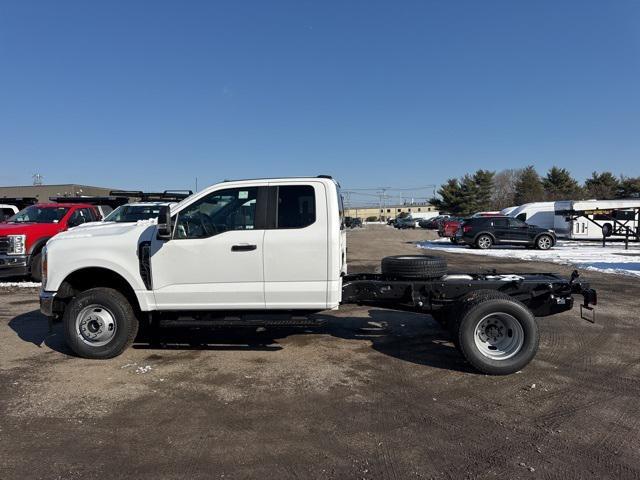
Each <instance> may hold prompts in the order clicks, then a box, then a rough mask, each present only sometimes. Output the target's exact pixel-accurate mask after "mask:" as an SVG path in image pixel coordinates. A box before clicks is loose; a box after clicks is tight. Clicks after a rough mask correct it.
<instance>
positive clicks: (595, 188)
mask: <svg viewBox="0 0 640 480" xmlns="http://www.w3.org/2000/svg"><path fill="white" fill-rule="evenodd" d="M619 189H620V182H619V181H618V179H617V178H616V177H615V176H614V175H613V173H611V172H602V173H597V172H593V173H592V174H591V178H587V179H586V180H585V182H584V190H585V192H586V194H587V196H588V197H589V198H595V199H598V200H610V199H612V198H616V194H617V193H618V190H619Z"/></svg>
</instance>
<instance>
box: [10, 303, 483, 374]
mask: <svg viewBox="0 0 640 480" xmlns="http://www.w3.org/2000/svg"><path fill="white" fill-rule="evenodd" d="M313 318H314V319H316V320H318V322H319V324H318V326H313V327H302V328H300V327H268V326H267V327H266V328H264V329H256V328H255V327H253V328H249V327H197V328H187V327H168V328H160V329H158V330H156V331H155V332H154V334H153V335H151V334H150V333H149V332H148V331H147V332H143V333H141V334H140V335H139V336H138V338H137V339H136V342H135V344H134V346H133V348H135V349H144V350H153V351H158V352H160V351H163V350H239V351H240V350H256V351H265V352H269V351H278V350H281V349H283V348H286V345H284V344H282V340H283V339H287V341H288V342H292V343H294V344H297V343H301V344H304V343H306V342H309V341H312V339H310V338H309V335H331V336H333V337H335V338H342V339H348V340H361V341H365V342H370V344H371V347H372V348H373V350H375V351H378V352H380V353H383V354H385V355H389V356H391V357H395V358H399V359H401V360H404V361H406V362H411V363H415V364H419V365H424V366H430V367H434V368H440V369H446V370H455V371H463V372H473V370H472V369H471V368H470V367H469V366H468V365H467V364H466V362H465V361H464V360H463V358H462V357H461V356H460V354H459V353H458V351H457V350H456V349H455V347H454V346H453V345H452V344H451V342H450V341H449V340H448V337H447V334H446V333H445V332H444V331H443V330H442V329H441V328H440V326H439V325H438V324H437V323H436V322H435V321H434V320H433V319H432V318H431V317H430V316H429V315H424V314H418V313H411V312H398V311H393V310H381V309H370V310H369V311H368V315H367V316H340V317H338V316H332V315H322V314H320V315H315V316H314V317H313ZM9 327H10V328H11V329H12V330H13V331H14V332H16V334H17V335H18V337H19V338H20V339H22V340H23V341H25V342H28V343H32V344H34V345H36V346H37V347H39V348H43V347H46V348H49V349H51V350H54V351H56V352H59V353H62V354H65V355H70V356H73V355H74V353H73V352H72V351H71V350H70V349H69V348H68V347H67V345H66V343H65V341H64V338H63V332H62V324H61V323H59V322H57V323H54V324H53V326H52V328H51V330H50V329H49V324H48V321H47V319H46V317H44V316H43V315H41V314H40V312H39V311H38V310H33V311H31V312H28V313H24V314H22V315H18V316H17V317H14V318H13V319H11V320H10V321H9Z"/></svg>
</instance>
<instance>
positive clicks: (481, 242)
mask: <svg viewBox="0 0 640 480" xmlns="http://www.w3.org/2000/svg"><path fill="white" fill-rule="evenodd" d="M456 239H457V241H458V243H466V244H467V245H469V246H471V247H476V248H481V249H487V248H491V247H492V246H493V245H522V246H525V247H535V248H538V249H540V250H548V249H550V248H552V247H553V246H554V245H555V244H556V235H555V233H554V232H553V230H549V229H546V228H540V227H536V226H534V225H528V224H526V223H525V222H523V221H522V220H518V219H517V218H511V217H475V218H468V219H466V220H465V221H464V223H463V224H462V225H461V226H460V228H459V229H458V232H457V233H456Z"/></svg>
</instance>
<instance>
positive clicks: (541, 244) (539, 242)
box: [536, 235, 554, 250]
mask: <svg viewBox="0 0 640 480" xmlns="http://www.w3.org/2000/svg"><path fill="white" fill-rule="evenodd" d="M547 239H548V240H549V243H548V244H547V243H546V242H545V240H547ZM547 245H548V246H547ZM553 245H554V241H553V237H552V236H551V235H540V236H539V237H538V238H536V248H537V249H538V250H550V249H551V248H552V247H553Z"/></svg>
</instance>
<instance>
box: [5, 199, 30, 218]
mask: <svg viewBox="0 0 640 480" xmlns="http://www.w3.org/2000/svg"><path fill="white" fill-rule="evenodd" d="M34 203H38V199H37V198H34V197H2V198H0V222H4V221H6V220H7V219H8V218H9V217H11V216H13V215H15V214H16V213H18V212H19V211H20V210H22V209H23V208H24V207H26V206H28V205H33V204H34Z"/></svg>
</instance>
